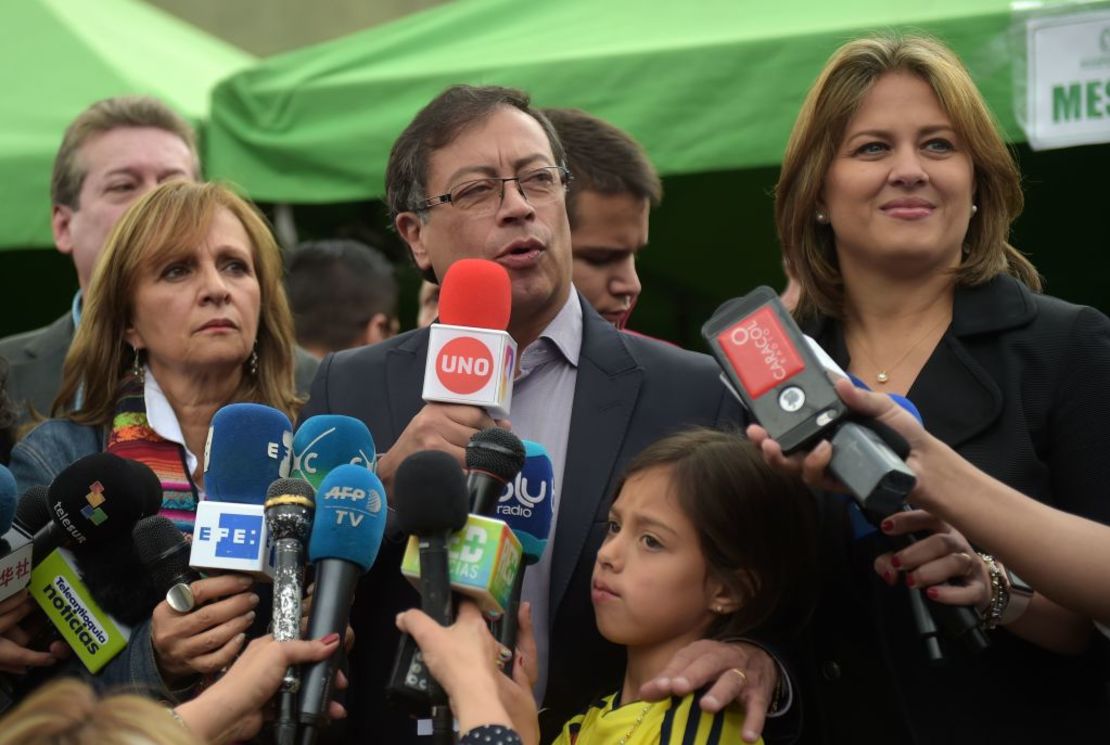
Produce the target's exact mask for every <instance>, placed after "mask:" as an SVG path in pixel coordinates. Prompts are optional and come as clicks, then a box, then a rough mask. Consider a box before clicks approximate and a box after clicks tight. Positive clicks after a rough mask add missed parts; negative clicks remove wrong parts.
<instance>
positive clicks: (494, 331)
mask: <svg viewBox="0 0 1110 745" xmlns="http://www.w3.org/2000/svg"><path fill="white" fill-rule="evenodd" d="M511 310H512V285H511V282H510V280H509V274H508V272H507V271H505V268H504V267H502V266H501V265H500V264H497V263H496V262H493V261H487V260H484V259H460V260H458V261H456V262H455V263H454V264H452V265H451V267H450V268H449V269H448V270H447V273H446V275H445V276H444V277H443V284H442V286H441V289H440V296H439V320H438V322H437V323H433V324H432V325H431V327H430V331H429V336H428V359H427V363H426V366H425V369H424V390H423V398H424V401H425V402H426V405H425V406H424V408H423V409H421V410H420V412H419V413H418V414H417V415H416V416H415V417H413V419H412V421H410V422H409V424H408V426H407V427H405V430H404V432H402V433H401V436H400V437H398V438H397V442H396V443H394V445H393V447H392V448H390V450H389V452H387V453H385V454H384V455H382V457H381V459H380V460H379V462H378V475H379V476H380V477H381V478H382V481H383V482H384V483H385V485H386V486H387V487H389V488H392V484H393V474H394V472H395V471H396V469H397V467H398V466H399V465H400V464H401V463H402V462H403V461H404V460H405V459H406V458H408V457H409V456H410V455H412V454H413V453H415V452H418V451H420V450H442V451H443V452H445V453H448V454H449V455H451V456H452V457H454V458H455V460H456V461H457V462H458V463H459V465H462V464H463V463H464V462H465V457H464V450H465V448H466V444H467V442H469V441H470V438H471V436H473V435H474V433H475V432H478V431H479V430H483V429H486V428H488V427H492V426H494V425H500V426H503V427H505V428H507V427H508V421H507V419H508V416H509V409H510V406H511V404H512V395H513V375H514V371H515V369H516V352H517V350H516V342H515V341H513V339H512V337H510V336H509V335H508V333H506V331H505V329H506V328H507V327H508V325H509V315H510V312H511Z"/></svg>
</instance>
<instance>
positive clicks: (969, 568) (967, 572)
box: [956, 551, 975, 577]
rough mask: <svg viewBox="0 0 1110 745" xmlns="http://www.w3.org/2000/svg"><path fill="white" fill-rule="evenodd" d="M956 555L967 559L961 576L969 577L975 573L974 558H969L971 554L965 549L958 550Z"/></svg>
mask: <svg viewBox="0 0 1110 745" xmlns="http://www.w3.org/2000/svg"><path fill="white" fill-rule="evenodd" d="M956 556H962V557H964V558H965V559H967V568H966V569H964V573H963V576H965V577H970V576H971V575H972V574H974V573H975V559H973V558H971V554H969V553H968V552H967V551H960V552H959V553H958V554H956Z"/></svg>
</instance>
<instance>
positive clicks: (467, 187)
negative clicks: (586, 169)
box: [415, 166, 571, 217]
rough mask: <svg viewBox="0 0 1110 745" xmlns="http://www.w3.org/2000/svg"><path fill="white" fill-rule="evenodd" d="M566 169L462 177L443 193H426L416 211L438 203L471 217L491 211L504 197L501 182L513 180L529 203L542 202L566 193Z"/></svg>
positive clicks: (561, 167)
mask: <svg viewBox="0 0 1110 745" xmlns="http://www.w3.org/2000/svg"><path fill="white" fill-rule="evenodd" d="M570 180H571V175H570V171H568V170H567V169H566V168H564V167H563V166H544V167H543V168H537V169H536V170H534V171H529V172H528V173H522V174H521V175H519V176H512V177H510V178H500V177H497V176H490V177H488V178H480V179H474V180H473V181H464V182H463V183H461V184H459V185H458V186H455V187H453V188H452V189H451V191H449V192H447V193H446V194H440V195H439V196H437V197H430V198H428V199H425V200H424V201H423V202H420V203H419V204H417V205H416V207H415V209H416V210H417V211H420V210H426V209H431V208H432V207H435V206H436V205H440V204H452V205H454V206H455V207H456V208H457V209H460V210H463V211H464V212H466V213H467V214H468V215H473V216H474V217H484V216H486V215H492V214H493V213H494V212H496V211H497V210H498V209H499V208H500V207H501V202H502V201H503V200H504V199H505V184H506V183H507V182H509V181H515V182H516V188H517V190H518V191H519V192H520V195H521V196H522V197H524V199H525V201H527V202H528V204H531V205H533V206H534V205H538V204H545V203H548V202H552V201H554V200H555V199H556V198H561V197H562V196H563V195H564V194H565V193H566V185H567V182H569V181H570Z"/></svg>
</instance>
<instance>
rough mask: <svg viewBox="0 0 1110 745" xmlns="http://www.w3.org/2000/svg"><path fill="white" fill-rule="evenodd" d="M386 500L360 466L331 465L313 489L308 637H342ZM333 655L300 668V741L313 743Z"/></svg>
mask: <svg viewBox="0 0 1110 745" xmlns="http://www.w3.org/2000/svg"><path fill="white" fill-rule="evenodd" d="M387 507H388V504H387V502H386V495H385V487H384V486H382V482H381V480H380V479H379V478H378V477H377V476H375V475H374V474H373V473H371V472H370V471H369V470H367V469H366V468H365V467H364V466H361V465H351V464H346V465H341V466H337V467H336V468H334V469H332V471H331V473H329V474H328V475H327V477H326V478H325V479H324V481H323V482H322V483H321V484H320V488H319V489H317V491H316V520H315V521H314V522H313V524H312V536H311V537H310V538H309V542H308V559H309V561H311V562H312V563H313V564H314V566H315V570H316V592H315V593H314V595H313V598H312V613H311V614H310V616H309V620H308V635H307V638H309V639H320V638H322V637H324V636H327V635H328V634H331V633H337V634H339V635H340V636H343V634H344V632H345V631H346V630H347V620H348V616H349V615H350V612H351V602H352V601H353V600H354V597H355V589H356V588H357V586H358V581H359V578H360V577H362V575H363V574H364V573H365V572H366V571H367V570H368V569H370V567H371V565H372V564H373V563H374V560H375V559H376V558H377V557H378V549H379V548H380V547H381V544H382V535H383V534H384V532H385V519H386V512H387ZM336 663H337V659H336V657H335V655H333V656H332V657H330V658H328V659H326V660H323V661H321V662H316V663H313V664H312V665H310V666H308V667H307V669H306V670H304V671H303V675H302V684H301V695H300V702H299V703H300V706H299V711H300V722H301V725H302V730H301V740H300V742H301V743H303V744H304V745H310V744H311V743H313V742H315V740H316V735H317V732H318V730H319V728H320V726H321V725H323V724H324V719H325V715H326V713H327V704H328V698H329V693H330V690H331V681H332V678H333V676H334V675H335V667H336Z"/></svg>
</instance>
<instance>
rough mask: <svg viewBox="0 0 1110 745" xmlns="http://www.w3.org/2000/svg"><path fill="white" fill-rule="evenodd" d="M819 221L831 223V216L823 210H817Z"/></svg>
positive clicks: (823, 223)
mask: <svg viewBox="0 0 1110 745" xmlns="http://www.w3.org/2000/svg"><path fill="white" fill-rule="evenodd" d="M817 223H818V224H819V225H828V224H829V216H828V215H826V214H825V213H824V212H822V211H821V210H817Z"/></svg>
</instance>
